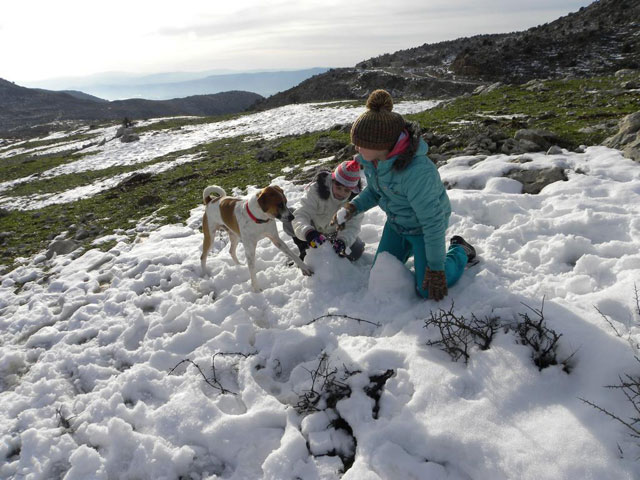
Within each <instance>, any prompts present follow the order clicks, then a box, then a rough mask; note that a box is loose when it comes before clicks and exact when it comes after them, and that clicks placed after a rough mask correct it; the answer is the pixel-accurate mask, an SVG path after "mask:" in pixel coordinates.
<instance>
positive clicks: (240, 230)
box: [200, 185, 313, 292]
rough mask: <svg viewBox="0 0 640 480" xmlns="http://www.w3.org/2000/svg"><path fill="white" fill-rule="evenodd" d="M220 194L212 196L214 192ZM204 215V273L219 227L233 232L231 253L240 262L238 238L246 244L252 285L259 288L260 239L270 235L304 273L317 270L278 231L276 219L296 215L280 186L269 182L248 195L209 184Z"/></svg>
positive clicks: (230, 239)
mask: <svg viewBox="0 0 640 480" xmlns="http://www.w3.org/2000/svg"><path fill="white" fill-rule="evenodd" d="M213 193H215V194H217V195H220V196H214V197H212V196H211V194H213ZM202 201H203V202H204V205H205V207H204V216H203V218H202V232H203V233H204V241H203V243H202V256H201V257H200V264H201V266H202V274H203V275H205V274H207V273H208V272H207V254H208V253H209V250H210V249H211V246H212V245H213V240H214V238H215V234H216V231H217V230H218V229H223V230H226V231H227V233H228V234H229V241H230V246H229V254H231V258H232V259H233V261H234V262H235V263H236V264H239V263H240V262H239V261H238V257H236V247H237V246H238V241H241V242H242V244H243V245H244V254H245V256H246V257H247V266H248V267H249V273H250V274H251V287H252V288H253V290H254V291H255V292H259V291H260V288H259V287H258V281H257V278H256V245H257V243H258V240H260V239H262V238H264V237H267V238H269V239H270V240H271V241H272V242H273V244H274V245H275V246H276V247H278V248H279V249H280V250H281V251H282V252H283V253H284V254H285V255H287V256H288V257H289V258H290V259H291V260H293V261H294V262H295V264H296V265H297V266H298V267H300V270H302V273H303V274H304V275H311V274H312V273H313V271H312V270H311V269H310V268H309V267H308V266H307V265H306V264H305V263H304V262H303V261H302V260H300V258H299V257H298V256H297V255H296V254H294V253H293V252H292V251H291V250H290V249H289V247H287V245H286V244H285V243H284V242H283V241H282V239H281V238H280V236H279V235H278V227H277V226H276V222H275V220H274V219H276V218H277V219H279V220H292V219H293V215H292V214H291V211H290V210H289V209H288V208H287V198H286V197H285V195H284V192H283V191H282V189H281V188H280V187H277V186H268V187H265V188H263V189H262V190H260V191H259V192H257V193H255V194H253V195H251V196H250V197H249V198H248V199H243V198H235V197H227V194H226V192H225V191H224V189H223V188H222V187H218V186H215V185H212V186H209V187H207V188H205V189H204V191H203V192H202Z"/></svg>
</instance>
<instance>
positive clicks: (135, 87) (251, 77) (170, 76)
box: [26, 68, 328, 100]
mask: <svg viewBox="0 0 640 480" xmlns="http://www.w3.org/2000/svg"><path fill="white" fill-rule="evenodd" d="M327 70H328V68H308V69H304V70H291V71H266V72H248V73H233V72H218V73H213V72H199V73H198V72H194V73H191V72H169V73H161V74H155V75H144V76H133V75H130V74H125V73H110V74H109V73H107V74H102V75H93V76H90V77H85V78H82V77H76V78H73V77H69V78H59V79H51V80H47V81H41V82H29V83H27V85H26V86H27V87H35V88H44V89H47V90H62V91H68V90H72V91H81V92H83V93H86V94H90V95H93V96H95V97H99V98H103V99H106V100H122V99H129V98H144V99H147V100H168V99H172V98H182V97H188V96H192V95H210V94H213V93H219V92H226V91H229V90H242V91H248V92H254V93H257V94H259V95H262V96H265V97H266V96H269V95H273V94H275V93H278V92H282V91H284V90H287V89H289V88H291V87H293V86H295V85H298V84H299V83H300V82H302V81H303V80H306V79H308V78H309V77H312V76H313V75H317V74H320V73H324V72H326V71H327Z"/></svg>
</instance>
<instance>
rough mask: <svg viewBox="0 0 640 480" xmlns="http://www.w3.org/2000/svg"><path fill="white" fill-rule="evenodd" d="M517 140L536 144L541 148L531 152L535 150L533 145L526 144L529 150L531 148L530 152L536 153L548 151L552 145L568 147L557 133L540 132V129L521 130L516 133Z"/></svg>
mask: <svg viewBox="0 0 640 480" xmlns="http://www.w3.org/2000/svg"><path fill="white" fill-rule="evenodd" d="M514 138H515V139H516V140H519V141H520V142H521V143H522V141H524V140H526V141H528V142H532V143H534V144H536V145H537V146H538V147H539V148H538V149H537V150H531V148H534V147H533V145H530V144H525V145H526V146H527V147H528V148H530V149H529V150H527V151H529V152H535V151H546V150H548V149H549V148H550V147H551V146H552V145H554V144H555V145H559V146H563V145H566V144H567V142H566V141H564V140H563V139H561V138H560V137H558V136H557V135H556V134H555V133H552V132H548V131H547V130H539V129H521V130H518V131H517V132H516V134H515V135H514Z"/></svg>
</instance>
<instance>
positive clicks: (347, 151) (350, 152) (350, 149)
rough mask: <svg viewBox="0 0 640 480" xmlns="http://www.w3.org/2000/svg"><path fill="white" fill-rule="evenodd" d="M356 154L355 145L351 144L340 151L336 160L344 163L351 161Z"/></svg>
mask: <svg viewBox="0 0 640 480" xmlns="http://www.w3.org/2000/svg"><path fill="white" fill-rule="evenodd" d="M355 154H356V147H355V145H353V144H349V145H347V146H346V147H344V148H342V149H340V150H339V151H338V153H336V155H335V158H334V160H337V161H339V162H343V161H345V160H351V159H352V158H353V156H354V155H355Z"/></svg>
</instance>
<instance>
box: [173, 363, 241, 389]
mask: <svg viewBox="0 0 640 480" xmlns="http://www.w3.org/2000/svg"><path fill="white" fill-rule="evenodd" d="M183 363H190V364H191V365H193V366H194V367H196V368H197V369H198V372H200V375H201V376H202V378H203V379H204V381H205V382H206V383H207V385H209V386H211V387H213V388H215V389H216V390H220V393H222V394H225V393H230V394H232V395H237V393H235V392H232V391H231V390H227V389H226V388H224V387H223V386H222V385H221V384H220V382H219V381H218V380H216V379H215V369H214V372H213V373H214V379H213V382H212V381H211V380H210V379H208V378H207V376H206V375H205V374H204V372H203V371H202V369H201V368H200V365H198V364H197V363H196V362H194V361H193V360H190V359H188V358H185V359H184V360H181V361H180V362H178V364H177V365H176V366H175V367H173V368H172V369H171V370H169V375H171V374H172V373H173V372H174V371H175V370H176V369H177V368H178V367H179V366H180V365H182V364H183Z"/></svg>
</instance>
